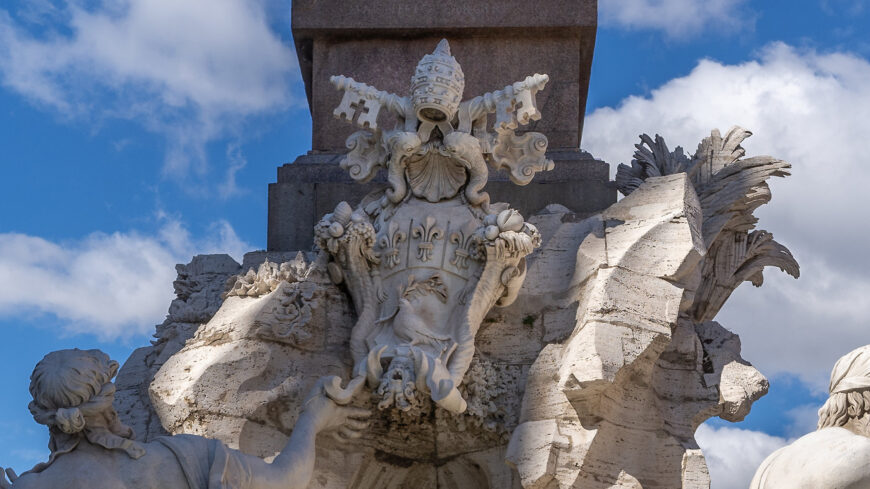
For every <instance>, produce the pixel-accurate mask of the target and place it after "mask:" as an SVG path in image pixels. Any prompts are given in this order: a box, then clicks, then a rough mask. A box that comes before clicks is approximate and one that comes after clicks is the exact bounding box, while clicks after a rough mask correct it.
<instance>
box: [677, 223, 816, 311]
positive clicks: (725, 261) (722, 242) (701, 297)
mask: <svg viewBox="0 0 870 489" xmlns="http://www.w3.org/2000/svg"><path fill="white" fill-rule="evenodd" d="M768 266H775V267H777V268H779V269H780V270H782V271H784V272H786V273H788V274H789V275H791V276H792V277H794V278H798V277H799V276H800V267H799V265H798V263H797V261H796V260H795V259H794V257H793V256H792V254H791V252H790V251H789V250H788V248H786V247H785V246H783V245H781V244H779V243H777V242H776V241H775V240H774V239H773V235H772V234H770V233H768V232H767V231H752V232H751V233H747V232H745V231H726V232H723V233H721V234H720V235H719V237H718V238H717V239H716V241H715V242H714V243H713V246H711V247H710V250H709V251H708V252H707V257H706V259H705V261H704V266H703V269H702V271H701V274H702V277H703V278H702V282H701V285H700V286H699V288H698V291H697V293H696V294H695V302H694V303H693V304H692V310H691V316H692V318H693V319H694V320H695V321H696V322H703V321H711V320H713V318H714V317H715V316H716V314H718V313H719V310H720V309H721V308H722V306H723V305H724V304H725V301H727V300H728V297H730V296H731V293H732V292H733V291H734V289H736V288H737V286H739V285H740V284H741V283H743V282H744V281H749V282H751V283H752V285H754V286H756V287H760V286H761V284H762V282H763V281H764V276H763V275H762V273H763V271H764V267H768Z"/></svg>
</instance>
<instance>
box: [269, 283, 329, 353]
mask: <svg viewBox="0 0 870 489" xmlns="http://www.w3.org/2000/svg"><path fill="white" fill-rule="evenodd" d="M318 295H319V289H318V285H317V284H315V283H313V282H308V281H303V282H299V283H298V284H294V285H286V286H285V287H284V288H283V290H282V291H281V293H280V296H279V297H278V298H277V302H276V303H275V305H274V306H273V307H272V310H271V315H270V316H271V317H270V318H269V320H261V321H259V326H258V328H257V330H256V334H257V336H259V337H260V338H263V339H265V340H270V341H277V342H279V343H284V344H288V345H291V346H295V347H297V348H300V349H303V350H314V349H316V348H317V347H318V346H319V345H318V344H317V343H318V342H317V337H316V331H315V329H316V328H317V324H315V323H314V322H312V315H313V311H314V310H316V309H317V307H318V297H317V296H318Z"/></svg>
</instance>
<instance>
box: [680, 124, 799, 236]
mask: <svg viewBox="0 0 870 489" xmlns="http://www.w3.org/2000/svg"><path fill="white" fill-rule="evenodd" d="M751 135H752V133H751V132H749V131H747V130H746V129H743V128H740V127H737V126H734V127H732V128H731V129H730V130H729V131H728V133H727V134H726V135H725V137H724V138H723V137H722V135H721V134H720V133H719V131H718V130H715V129H714V130H713V131H712V133H711V135H710V137H707V138H704V140H703V141H701V144H699V145H698V150H697V151H696V152H695V156H694V157H693V158H692V164H691V170H690V171H689V175H690V176H691V178H692V182H693V184H694V186H695V191H696V192H697V193H698V198H699V199H700V202H701V212H702V215H703V216H704V226H703V234H704V242H706V243H708V245H710V244H712V243H713V241H715V239H716V236H717V235H718V234H719V233H720V232H722V231H723V230H733V231H747V232H748V231H750V230H752V229H753V228H754V227H755V224H756V222H757V221H758V219H756V218H755V216H753V215H752V213H753V212H754V211H755V209H757V208H758V207H759V206H761V205H763V204H766V203H767V202H769V201H770V197H771V195H770V188H769V187H768V186H767V183H766V182H767V179H769V178H770V177H772V176H778V177H785V176H788V175H790V173H789V172H788V169H789V168H791V165H790V164H789V163H786V162H785V161H782V160H778V159H776V158H772V157H770V156H756V157H752V158H747V159H742V158H743V156H744V155H745V154H746V151H745V150H744V149H743V147H742V146H740V143H741V142H743V140H745V139H746V138H748V137H749V136H751Z"/></svg>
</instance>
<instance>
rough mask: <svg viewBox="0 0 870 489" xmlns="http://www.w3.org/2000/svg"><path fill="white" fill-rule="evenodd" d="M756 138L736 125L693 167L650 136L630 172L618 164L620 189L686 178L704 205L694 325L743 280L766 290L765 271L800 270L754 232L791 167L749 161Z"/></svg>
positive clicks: (701, 152)
mask: <svg viewBox="0 0 870 489" xmlns="http://www.w3.org/2000/svg"><path fill="white" fill-rule="evenodd" d="M751 135H752V133H751V132H749V131H747V130H746V129H743V128H741V127H737V126H734V127H732V128H731V129H729V130H728V132H727V133H726V134H725V136H724V137H723V136H722V134H721V133H720V132H719V130H717V129H714V130H713V131H711V133H710V136H709V137H706V138H704V139H703V140H702V141H701V143H700V144H699V145H698V150H697V151H696V152H695V154H694V156H693V157H692V159H691V161H689V159H688V158H686V156H685V155H684V154H683V150H682V148H680V147H677V148H676V150H674V151H673V152H671V151H669V150H668V147H667V145H666V144H665V141H664V139H662V137H661V136H658V135H656V137H655V140H653V139H652V138H650V137H649V136H648V135H646V134H644V135H642V136H641V137H640V139H641V142H640V144H637V145H635V147H636V148H637V151H636V152H635V154H634V158H635V159H634V160H632V162H631V166H628V165H619V167H618V169H617V172H616V184H617V188H618V189H619V191H620V192H622V193H623V194H625V195H628V194H630V193H631V192H632V191H634V189H636V188H637V187H638V186H640V185H641V184H642V183H643V182H644V181H645V180H646V179H647V178H650V177H657V176H664V175H671V174H674V173H679V172H687V173H688V174H689V177H690V179H691V181H692V184H693V186H694V187H695V191H696V192H697V194H698V199H699V201H700V204H701V215H702V216H703V224H702V234H703V237H704V243H705V244H706V246H707V250H708V251H707V256H706V258H705V259H704V264H703V269H702V279H701V285H700V286H699V288H698V291H697V293H696V295H695V302H694V304H693V306H692V310H691V314H692V316H693V318H694V319H695V321H698V322H700V321H708V320H712V319H713V318H714V317H715V316H716V314H717V313H718V312H719V310H720V309H721V308H722V306H723V305H724V304H725V301H726V300H727V299H728V297H730V296H731V293H732V292H733V291H734V289H736V288H737V286H738V285H740V284H741V283H742V282H744V281H749V282H752V284H753V285H755V286H760V285H761V283H762V281H763V280H764V278H763V276H762V272H763V270H764V268H765V267H768V266H775V267H777V268H779V269H781V270H783V271H784V272H786V273H788V274H789V275H791V276H793V277H795V278H797V277H798V275H799V274H800V268H799V266H798V263H797V261H795V259H794V257H793V256H792V254H791V252H789V250H788V249H787V248H786V247H785V246H783V245H781V244H779V243H777V242H776V241H774V240H773V236H772V235H771V234H770V233H768V232H766V231H753V229H754V228H755V224H756V223H757V222H758V219H757V218H756V217H755V216H753V215H752V214H753V212H754V211H755V209H757V208H758V207H759V206H761V205H763V204H766V203H767V202H769V201H770V198H771V194H770V187H768V185H767V180H768V179H769V178H770V177H773V176H777V177H785V176H788V175H789V174H790V173H789V171H788V169H789V168H791V165H790V164H788V163H786V162H785V161H782V160H778V159H776V158H772V157H770V156H756V157H752V158H745V159H744V158H743V157H744V156H745V155H746V151H745V150H744V149H743V147H742V146H741V145H740V144H741V143H742V142H743V141H744V140H745V139H746V138H748V137H749V136H751Z"/></svg>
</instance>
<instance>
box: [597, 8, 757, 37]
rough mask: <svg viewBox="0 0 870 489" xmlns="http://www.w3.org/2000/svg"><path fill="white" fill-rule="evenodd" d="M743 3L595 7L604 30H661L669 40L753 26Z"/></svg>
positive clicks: (752, 21) (751, 18)
mask: <svg viewBox="0 0 870 489" xmlns="http://www.w3.org/2000/svg"><path fill="white" fill-rule="evenodd" d="M746 3H747V2H746V0H603V1H601V2H599V4H598V11H599V18H600V22H601V24H602V25H603V26H616V27H622V28H626V29H650V30H661V31H663V32H664V33H665V34H666V35H667V36H668V37H671V38H683V39H685V38H688V37H690V36H693V35H697V34H700V33H701V32H709V31H710V30H716V31H725V32H727V31H732V32H733V31H739V30H741V29H744V28H747V27H750V28H751V27H753V26H754V17H753V16H752V15H751V14H750V13H748V12H747V10H746V8H745V6H744V5H745V4H746Z"/></svg>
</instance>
